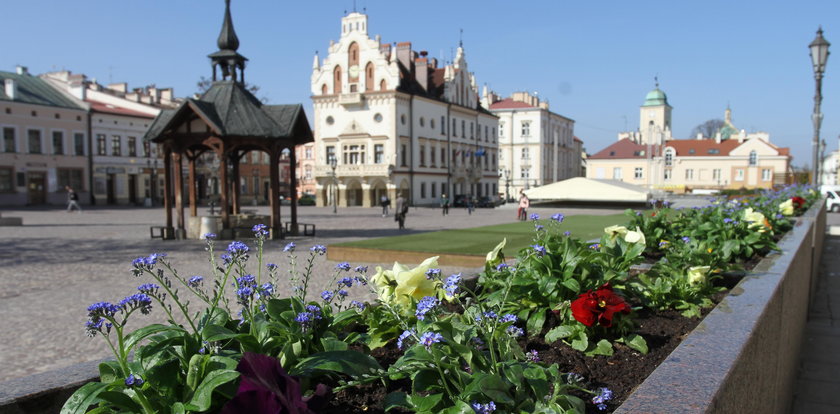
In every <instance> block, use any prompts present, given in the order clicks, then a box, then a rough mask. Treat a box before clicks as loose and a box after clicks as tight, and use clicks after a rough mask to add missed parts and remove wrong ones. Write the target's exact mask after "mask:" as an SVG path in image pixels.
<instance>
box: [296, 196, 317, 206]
mask: <svg viewBox="0 0 840 414" xmlns="http://www.w3.org/2000/svg"><path fill="white" fill-rule="evenodd" d="M298 205H299V206H314V205H315V196H314V195H312V194H304V195H302V196H300V198H299V199H298Z"/></svg>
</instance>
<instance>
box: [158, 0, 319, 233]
mask: <svg viewBox="0 0 840 414" xmlns="http://www.w3.org/2000/svg"><path fill="white" fill-rule="evenodd" d="M218 46H219V51H218V52H216V53H213V54H211V55H209V57H210V59H211V60H212V65H213V83H212V84H211V86H210V88H209V89H208V90H207V91H206V92H205V93H204V94H203V95H202V96H201V97H200V98H198V99H186V101H185V102H183V103H182V104H181V105H180V106H178V107H177V108H176V109H171V110H164V111H161V113H160V114H159V115H158V117H157V118H156V119H155V120H154V122H153V123H152V125H151V127H150V128H149V130H148V131H147V133H146V136H145V137H144V139H145V140H148V141H151V142H154V143H157V144H159V146H160V148H162V150H163V154H164V162H163V163H164V169H165V180H164V193H165V196H164V210H165V211H166V230H165V232H164V237H166V238H185V237H186V228H185V225H184V203H183V197H184V194H183V193H184V190H183V188H182V185H181V182H182V180H181V177H182V174H183V168H184V167H183V160H184V159H185V158H186V160H187V165H188V166H187V168H188V174H189V186H188V188H189V194H188V197H189V207H190V215H191V216H193V217H195V216H196V215H197V214H198V207H197V205H196V185H195V181H196V160H197V159H198V158H199V157H200V156H201V155H202V154H203V153H205V152H207V151H213V152H215V153H216V155H217V156H218V157H219V160H220V165H219V171H218V174H219V184H220V187H221V188H220V199H219V204H220V207H221V215H222V232H223V233H224V232H225V230H228V231H229V230H230V229H231V219H230V215H231V213H232V214H239V212H240V209H239V207H240V206H239V200H240V197H239V185H232V183H236V184H238V183H239V160H240V159H241V158H242V156H244V155H245V154H246V153H248V152H249V151H254V150H257V151H264V152H265V153H267V154H268V155H269V166H270V175H271V177H270V187H269V200H270V205H271V221H270V223H266V224H268V225H269V226H270V230H271V237H278V236H279V235H280V234H282V226H283V224H282V222H281V220H280V192H279V189H280V167H279V161H280V155H281V153H282V152H283V150H286V149H288V150H289V157H290V160H289V161H290V165H291V169H292V174H291V190H292V191H291V198H292V200H291V201H292V203H291V209H290V210H291V217H290V221H291V226H290V227H291V231H292V232H293V233H294V232H296V231H297V191H296V188H297V177H296V176H295V174H294V166H295V164H296V161H295V151H294V149H295V146H296V145H300V144H304V143H307V142H312V141H313V136H312V130H311V129H310V128H309V122H308V121H307V119H306V114H305V113H304V111H303V106H302V105H300V104H294V105H263V104H262V102H260V101H259V99H257V98H256V97H254V95H253V94H252V93H251V92H249V91H248V90H247V89H246V87H245V74H244V72H245V61H247V60H248V59H246V58H245V57H244V56H242V55H240V54H239V53H237V51H236V50H237V49H238V48H239V39H238V38H237V37H236V32H234V30H233V21H232V20H231V16H230V0H225V17H224V23H223V24H222V31H221V33H220V34H219V39H218ZM218 70H221V77H220V78H219V77H217V71H218ZM237 72H238V75H239V76H237ZM228 167H230V172H228ZM173 175H174V176H175V177H176V179H175V180H173ZM173 184H174V196H175V197H174V199H175V212H176V216H177V227H174V226H173V221H172V207H173V206H172V201H171V200H172V195H173V188H172V187H173Z"/></svg>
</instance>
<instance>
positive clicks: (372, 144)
mask: <svg viewBox="0 0 840 414" xmlns="http://www.w3.org/2000/svg"><path fill="white" fill-rule="evenodd" d="M367 23H368V16H367V15H365V14H361V13H356V12H353V13H350V14H349V15H347V16H345V17H344V18H342V20H341V37H340V39H339V41H338V42H331V44H330V47H329V52H328V55H327V57H326V58H325V59H324V60H323V62H321V61H319V58H318V56H316V57H315V61H314V62H313V67H312V82H311V88H312V95H313V96H312V100H313V104H314V114H315V115H314V118H315V119H314V121H313V123H314V125H315V131H314V132H315V144H314V148H313V149H314V156H315V162H314V165H313V167H314V170H313V177H314V179H315V182H316V185H315V191H316V195H317V198H316V199H317V203H318V205H331V204H332V203H333V202H335V203H337V205H339V206H366V207H367V206H374V205H377V204H378V202H379V199H380V198H381V197H382V196H383V195H385V196H387V197H388V198H390V199H392V200H393V199H395V198H396V197H397V196H398V195H403V196H404V197H406V198H407V199H408V200H409V202H410V203H411V204H413V205H435V204H438V203H439V199H440V197H441V195H442V194H447V195H448V196H449V197H450V199H451V198H453V197H454V196H456V195H460V194H464V195H472V196H475V197H482V196H495V195H496V194H497V193H498V190H499V188H498V165H497V163H496V160H497V154H498V141H497V128H498V120H497V117H496V116H494V115H493V114H492V113H490V112H489V111H487V110H486V109H484V108H483V107H481V105H480V103H479V99H478V91H477V89H476V81H475V76H474V75H473V74H472V73H470V72H469V70H468V67H467V61H466V58H465V53H464V49H463V47H458V49H457V53H456V56H455V59H454V61H453V63H452V64H451V65H446V66H444V67H438V61H437V59H435V58H429V57H428V56H427V53H426V52H424V51H421V52H417V51H414V50H412V47H411V43H409V42H404V43H398V44H396V45H391V44H387V43H386V44H383V43H381V41H380V38H379V36H376V38H374V39H371V38H370V36H369V35H368V24H367ZM333 159H334V160H335V161H336V162H335V169H334V170H333V168H332V166H331V165H330V164H331V163H330V161H331V160H333ZM333 171H334V175H333ZM333 198H335V200H333Z"/></svg>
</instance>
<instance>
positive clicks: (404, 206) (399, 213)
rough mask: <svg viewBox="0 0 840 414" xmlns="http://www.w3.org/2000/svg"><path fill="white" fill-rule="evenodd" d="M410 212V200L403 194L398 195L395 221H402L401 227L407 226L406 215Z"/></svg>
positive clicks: (395, 206)
mask: <svg viewBox="0 0 840 414" xmlns="http://www.w3.org/2000/svg"><path fill="white" fill-rule="evenodd" d="M406 214H408V202H407V201H406V200H405V198H403V196H402V194H400V196H399V197H397V203H396V204H395V205H394V221H396V222H399V223H400V229H404V228H405V215H406Z"/></svg>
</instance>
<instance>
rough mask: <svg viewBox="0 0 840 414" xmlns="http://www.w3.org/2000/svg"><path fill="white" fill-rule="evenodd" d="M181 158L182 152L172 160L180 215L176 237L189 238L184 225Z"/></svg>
mask: <svg viewBox="0 0 840 414" xmlns="http://www.w3.org/2000/svg"><path fill="white" fill-rule="evenodd" d="M181 159H182V154H181V153H180V152H175V153H173V154H172V162H173V163H174V166H175V171H174V175H175V177H174V178H175V182H174V184H175V214H176V215H177V217H178V228H177V229H175V238H176V239H186V238H187V230H186V229H185V227H184V196H183V195H184V179H183V176H184V171H183V163H182V162H181Z"/></svg>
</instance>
